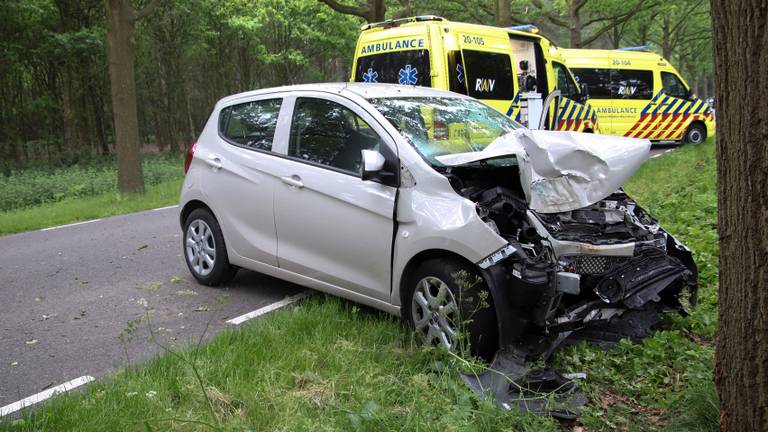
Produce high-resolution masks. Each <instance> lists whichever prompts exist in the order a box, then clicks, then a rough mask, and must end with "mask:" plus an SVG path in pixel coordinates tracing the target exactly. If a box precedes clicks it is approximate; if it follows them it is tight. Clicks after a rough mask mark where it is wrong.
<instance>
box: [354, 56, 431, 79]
mask: <svg viewBox="0 0 768 432" xmlns="http://www.w3.org/2000/svg"><path fill="white" fill-rule="evenodd" d="M430 73H431V72H430V69H429V51H427V50H408V51H392V52H387V53H383V54H373V55H367V56H363V57H358V59H357V68H356V70H355V81H356V82H371V83H388V84H404V85H418V86H425V87H431V86H432V76H431V75H430Z"/></svg>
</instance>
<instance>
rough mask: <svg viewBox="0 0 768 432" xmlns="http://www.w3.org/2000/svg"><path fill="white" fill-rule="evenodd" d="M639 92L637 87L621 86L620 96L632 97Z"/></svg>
mask: <svg viewBox="0 0 768 432" xmlns="http://www.w3.org/2000/svg"><path fill="white" fill-rule="evenodd" d="M636 91H637V87H635V86H620V87H619V94H620V95H622V96H632V95H633V94H635V92H636Z"/></svg>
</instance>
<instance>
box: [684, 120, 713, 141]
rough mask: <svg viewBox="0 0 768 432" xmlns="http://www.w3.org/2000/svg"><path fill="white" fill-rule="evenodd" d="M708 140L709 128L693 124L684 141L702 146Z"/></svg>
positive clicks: (686, 132) (689, 127)
mask: <svg viewBox="0 0 768 432" xmlns="http://www.w3.org/2000/svg"><path fill="white" fill-rule="evenodd" d="M706 139H707V128H706V127H704V125H703V124H701V123H693V124H691V125H690V126H688V130H687V131H685V137H684V141H685V142H686V143H689V144H701V143H703V142H704V140H706Z"/></svg>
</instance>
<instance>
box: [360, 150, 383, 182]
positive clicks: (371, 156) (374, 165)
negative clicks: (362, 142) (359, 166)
mask: <svg viewBox="0 0 768 432" xmlns="http://www.w3.org/2000/svg"><path fill="white" fill-rule="evenodd" d="M361 152H362V154H363V180H375V179H377V178H378V175H379V173H380V172H381V170H383V169H384V163H385V162H386V159H384V156H383V155H382V154H381V153H379V152H377V151H376V150H361Z"/></svg>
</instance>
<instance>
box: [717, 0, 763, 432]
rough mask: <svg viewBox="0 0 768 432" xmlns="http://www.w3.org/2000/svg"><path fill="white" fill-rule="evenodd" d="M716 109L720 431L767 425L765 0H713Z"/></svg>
mask: <svg viewBox="0 0 768 432" xmlns="http://www.w3.org/2000/svg"><path fill="white" fill-rule="evenodd" d="M711 5H712V18H713V24H714V26H713V32H714V33H713V34H714V38H713V40H714V49H715V80H716V82H715V86H716V97H717V99H718V104H719V105H718V108H719V109H718V115H717V120H718V124H717V161H718V164H717V176H718V187H717V192H718V231H719V234H720V333H719V335H718V341H717V352H716V355H715V357H716V365H715V381H716V383H717V388H718V393H719V395H720V429H721V431H724V432H725V431H727V432H742V431H768V270H766V263H767V262H768V196H767V195H766V191H768V110H766V109H765V107H764V104H765V102H764V101H765V100H767V99H768V70H766V68H767V67H768V49H766V47H767V46H768V0H711Z"/></svg>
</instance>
